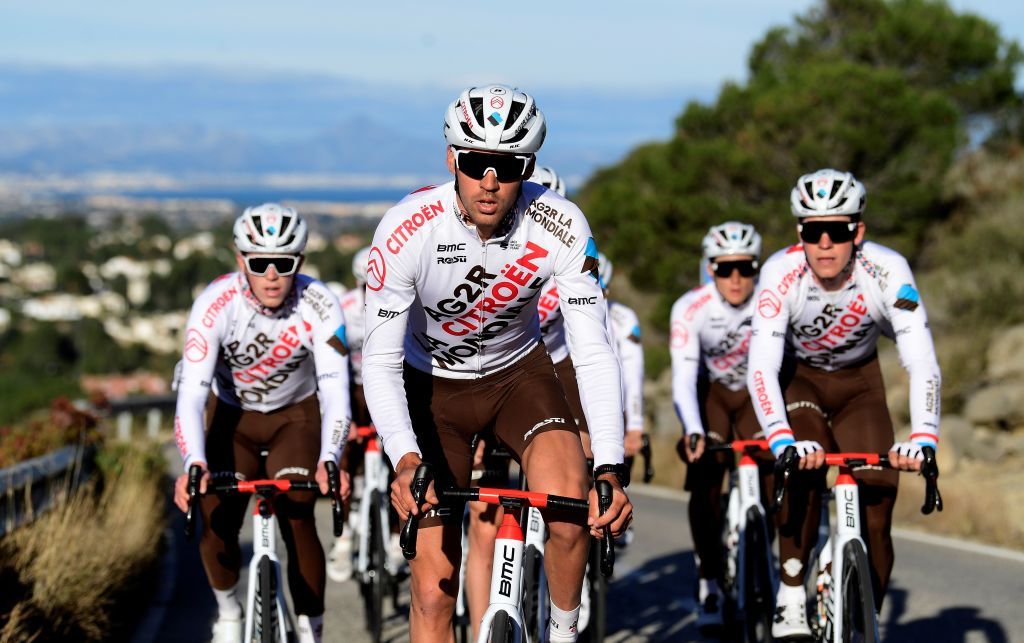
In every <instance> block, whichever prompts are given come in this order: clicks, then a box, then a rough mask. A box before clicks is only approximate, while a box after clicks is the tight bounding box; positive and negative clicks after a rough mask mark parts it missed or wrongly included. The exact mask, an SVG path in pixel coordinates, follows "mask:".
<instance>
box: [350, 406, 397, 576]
mask: <svg viewBox="0 0 1024 643" xmlns="http://www.w3.org/2000/svg"><path fill="white" fill-rule="evenodd" d="M357 435H358V436H359V437H363V438H366V440H367V443H366V451H365V454H364V456H363V457H364V460H363V470H364V471H363V498H362V500H361V501H360V502H359V522H358V523H357V524H356V532H357V534H358V537H359V553H358V555H357V557H356V573H357V574H359V578H360V579H361V580H362V581H363V582H367V581H368V579H367V578H366V576H367V574H368V573H369V571H370V570H369V566H370V558H369V555H370V512H371V511H372V510H373V507H372V506H371V504H372V503H370V502H369V500H370V498H371V497H372V496H373V492H374V491H378V492H380V496H381V498H383V499H384V501H383V502H381V503H380V505H379V506H378V508H377V510H378V512H379V513H380V526H381V532H382V533H383V534H390V533H391V526H390V518H389V513H388V507H389V506H390V503H389V501H388V500H387V499H388V498H389V497H390V495H391V494H390V492H389V490H388V476H389V475H390V471H389V467H388V465H387V463H386V462H385V461H384V454H383V452H382V451H381V446H380V438H379V437H378V436H377V431H376V429H374V428H373V427H372V426H370V427H358V429H357ZM388 562H389V569H390V566H391V565H390V562H391V561H388ZM390 571H391V573H394V571H395V570H393V569H390Z"/></svg>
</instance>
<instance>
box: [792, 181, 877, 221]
mask: <svg viewBox="0 0 1024 643" xmlns="http://www.w3.org/2000/svg"><path fill="white" fill-rule="evenodd" d="M867 198H868V193H867V192H866V191H865V190H864V186H863V185H861V183H860V182H859V181H858V180H857V179H855V178H853V174H850V173H849V172H840V171H838V170H833V169H824V170H818V171H817V172H814V173H812V174H805V175H803V176H801V177H800V178H799V179H798V180H797V182H796V187H794V188H793V192H792V193H791V194H790V196H789V202H790V205H791V206H792V209H793V215H794V216H797V217H800V218H803V217H828V216H835V215H849V216H851V217H859V216H860V215H861V214H863V213H864V204H865V203H866V202H867Z"/></svg>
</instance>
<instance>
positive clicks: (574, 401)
mask: <svg viewBox="0 0 1024 643" xmlns="http://www.w3.org/2000/svg"><path fill="white" fill-rule="evenodd" d="M555 374H556V375H557V376H558V381H559V382H561V384H562V389H563V390H564V391H565V401H566V402H568V403H569V410H570V411H571V412H572V417H573V418H574V419H575V421H576V426H578V427H579V429H580V433H589V432H590V429H589V428H588V427H587V416H586V414H585V413H584V412H583V400H582V399H581V398H580V385H579V382H578V381H577V380H576V368H575V367H574V366H573V365H572V358H571V357H566V358H565V359H563V360H562V361H560V362H558V363H557V364H555Z"/></svg>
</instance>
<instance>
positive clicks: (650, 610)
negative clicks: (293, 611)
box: [137, 485, 1024, 643]
mask: <svg viewBox="0 0 1024 643" xmlns="http://www.w3.org/2000/svg"><path fill="white" fill-rule="evenodd" d="M632 496H633V501H634V504H635V506H636V511H637V521H636V526H637V535H636V540H635V542H634V543H633V545H632V546H631V547H630V548H629V549H627V550H625V551H622V550H620V551H619V554H618V559H617V561H616V574H615V578H614V580H613V582H612V584H611V595H610V606H611V608H610V610H611V614H610V618H609V621H610V622H609V628H608V631H609V633H610V636H609V639H608V640H609V641H612V642H615V643H622V642H638V641H698V640H701V639H700V637H699V635H698V634H697V632H696V628H695V627H694V615H693V609H694V601H693V589H694V586H695V583H696V570H695V568H694V563H693V556H692V543H691V540H690V535H689V529H688V528H687V526H686V504H685V500H684V496H683V494H682V492H672V491H665V490H660V489H653V488H643V487H642V486H641V485H637V488H635V489H634V492H633V494H632ZM176 514H177V516H180V513H177V512H176ZM177 516H176V518H175V524H173V525H172V530H171V531H173V533H174V535H175V538H174V542H173V546H172V548H171V553H170V555H169V556H168V559H167V560H165V569H166V570H167V571H166V572H165V574H164V585H165V587H164V594H163V595H164V598H163V599H162V600H161V601H159V602H160V604H159V605H158V606H157V607H156V609H155V610H154V612H153V613H151V614H150V615H148V616H147V621H148V622H150V623H151V626H150V627H149V628H148V630H149V632H146V633H144V635H143V636H140V637H137V640H139V641H150V640H156V641H160V642H179V641H188V642H193V641H204V640H208V638H209V631H210V624H211V622H212V619H213V616H214V603H213V598H212V594H211V593H210V591H209V589H208V585H207V584H206V579H205V576H204V574H203V570H202V565H201V563H200V561H199V557H198V552H197V547H196V545H195V543H187V542H185V540H184V538H183V537H181V524H180V519H179V518H177ZM318 525H319V529H320V532H321V537H322V539H323V542H324V543H325V548H326V547H329V546H330V542H331V538H332V536H331V534H330V507H329V504H328V503H327V502H326V501H324V502H322V503H320V505H319V506H318ZM250 531H251V527H250V526H249V525H248V524H247V525H246V526H245V527H243V530H242V536H243V542H246V541H248V540H249V539H250V537H251V534H250ZM908 536H909V537H907V536H898V537H897V539H896V566H895V570H894V572H893V578H892V584H891V588H890V590H889V595H888V597H887V599H886V602H885V605H884V608H883V610H882V625H881V634H882V638H883V640H887V641H936V642H950V643H953V642H965V643H968V642H969V643H982V642H988V643H1003V642H1006V641H1024V609H1022V604H1024V601H1022V599H1024V555H1021V554H1012V553H1001V550H998V551H997V550H991V551H990V550H985V549H984V548H982V550H980V551H979V550H976V549H975V550H972V549H971V548H970V547H969V546H968V547H967V548H964V547H963V546H960V545H956V544H955V543H954V546H953V547H950V546H948V544H935V543H931V542H920V537H918V536H915V535H913V534H909V535H908ZM248 547H249V546H248V545H247V544H243V548H245V549H246V550H248ZM283 557H284V556H283V552H282V558H283ZM168 576H171V577H173V578H171V579H168V578H167V577H168ZM326 600H327V606H328V607H327V617H326V621H325V640H327V641H346V642H348V641H351V642H354V643H361V642H363V641H368V640H369V638H368V637H367V636H366V633H365V630H364V628H363V617H362V605H361V599H360V598H359V593H358V589H357V586H356V584H355V583H354V582H353V581H349V582H347V583H342V584H338V583H333V582H331V581H328V587H327V598H326ZM388 610H389V615H390V616H389V619H388V622H387V627H386V639H387V640H389V641H406V640H408V627H407V626H408V598H407V595H406V594H405V593H404V592H403V594H402V596H401V597H400V602H399V606H398V610H397V611H396V610H394V609H393V608H391V607H390V604H389V607H388ZM154 623H155V625H152V624H154Z"/></svg>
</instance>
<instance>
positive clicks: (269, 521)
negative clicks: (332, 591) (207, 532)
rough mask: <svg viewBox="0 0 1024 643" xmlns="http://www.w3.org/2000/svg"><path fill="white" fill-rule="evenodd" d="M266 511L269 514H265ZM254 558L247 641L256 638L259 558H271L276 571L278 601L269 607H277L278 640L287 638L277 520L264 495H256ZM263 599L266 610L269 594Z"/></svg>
mask: <svg viewBox="0 0 1024 643" xmlns="http://www.w3.org/2000/svg"><path fill="white" fill-rule="evenodd" d="M263 503H268V505H269V511H264V512H261V511H260V508H261V507H262V506H263ZM263 513H266V514H267V515H263ZM252 529H253V531H252V559H251V560H250V561H249V588H248V592H247V594H248V595H247V597H246V608H245V639H244V640H245V641H251V640H253V633H254V630H255V628H256V594H257V592H258V585H259V577H260V561H262V560H263V559H264V558H267V559H269V560H270V568H271V570H273V574H274V587H275V588H276V591H275V592H274V595H275V600H274V602H273V603H272V604H271V605H270V606H269V607H270V609H274V608H276V609H277V636H278V640H279V641H282V643H283V642H284V641H287V640H288V625H289V623H290V613H289V611H288V604H287V603H286V602H285V598H284V586H283V585H282V584H281V561H280V559H278V557H277V519H276V518H275V517H274V508H273V504H272V501H271V500H269V499H267V498H264V497H262V496H259V495H257V496H256V502H255V506H254V508H253V513H252ZM260 598H261V599H262V600H263V609H267V607H268V605H267V604H266V597H265V596H263V597H260Z"/></svg>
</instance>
